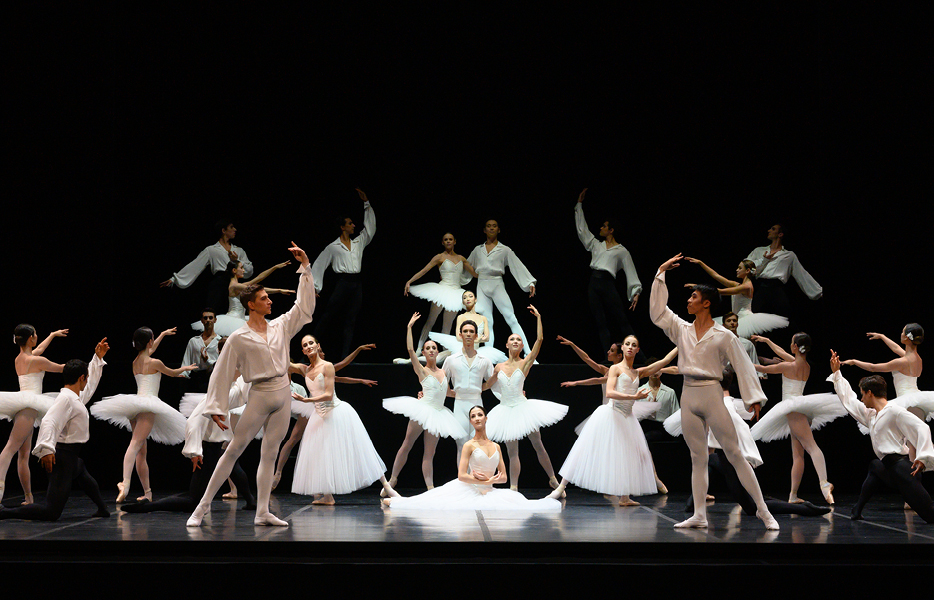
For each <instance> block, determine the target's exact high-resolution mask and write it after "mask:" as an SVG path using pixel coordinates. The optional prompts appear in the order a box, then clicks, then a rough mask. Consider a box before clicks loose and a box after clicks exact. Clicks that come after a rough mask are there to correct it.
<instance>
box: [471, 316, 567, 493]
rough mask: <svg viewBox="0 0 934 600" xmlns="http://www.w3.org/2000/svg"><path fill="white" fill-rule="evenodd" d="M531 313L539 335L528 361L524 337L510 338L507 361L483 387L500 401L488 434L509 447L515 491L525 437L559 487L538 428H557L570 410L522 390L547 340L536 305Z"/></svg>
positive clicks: (495, 370) (492, 414)
mask: <svg viewBox="0 0 934 600" xmlns="http://www.w3.org/2000/svg"><path fill="white" fill-rule="evenodd" d="M529 311H530V312H531V313H532V314H533V315H535V318H536V319H537V320H538V336H537V338H536V339H535V344H533V345H532V351H531V352H529V353H528V354H526V356H525V358H521V357H520V356H521V354H522V350H523V349H524V348H525V344H524V342H523V341H522V336H521V335H519V334H518V333H513V334H512V335H510V336H509V339H508V340H507V341H506V349H507V350H509V358H508V359H507V360H506V362H503V363H500V364H498V365H496V368H494V369H493V376H492V377H490V378H489V379H488V380H487V381H486V383H484V384H483V387H484V388H492V389H493V393H494V394H495V395H496V396H497V397H498V398H499V404H498V405H496V406H495V407H494V408H493V409H492V410H491V411H490V414H489V415H488V421H487V435H489V436H490V439H491V440H493V441H495V442H505V444H506V451H507V452H508V453H509V480H510V481H511V483H510V489H512V490H518V489H519V471H520V469H521V464H520V462H519V440H521V439H522V438H526V437H527V438H528V439H529V441H530V442H532V447H533V448H535V454H536V455H537V456H538V462H539V464H540V465H542V468H543V469H545V474H546V475H548V483H549V485H551V487H553V488H557V487H558V480H557V478H555V469H554V467H552V466H551V459H550V458H549V457H548V452H547V451H546V450H545V445H544V444H542V434H541V433H540V432H539V429H541V428H542V427H548V426H549V425H554V424H555V423H557V422H558V421H560V420H561V419H563V418H564V417H565V416H566V415H567V414H568V407H567V406H565V405H564V404H558V403H557V402H548V401H547V400H529V399H527V398H526V397H525V394H524V393H523V391H522V388H523V387H524V385H525V380H526V378H527V377H528V376H529V371H530V370H531V369H532V365H533V364H534V363H535V358H536V357H537V356H538V353H539V351H540V350H541V349H542V341H543V340H544V333H543V329H542V315H541V314H540V313H539V312H538V310H537V309H536V308H535V307H534V306H529Z"/></svg>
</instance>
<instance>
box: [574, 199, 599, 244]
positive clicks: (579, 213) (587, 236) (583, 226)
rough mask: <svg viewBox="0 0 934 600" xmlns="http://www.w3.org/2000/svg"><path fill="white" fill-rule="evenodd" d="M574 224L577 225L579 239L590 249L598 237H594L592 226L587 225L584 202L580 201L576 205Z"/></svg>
mask: <svg viewBox="0 0 934 600" xmlns="http://www.w3.org/2000/svg"><path fill="white" fill-rule="evenodd" d="M574 224H575V225H576V226H577V237H578V239H580V241H581V243H582V244H583V245H584V248H586V249H587V250H588V251H590V250H591V247H592V246H593V244H595V243H596V241H597V238H595V237H594V235H593V233H591V232H590V228H589V227H587V219H585V218H584V207H583V203H582V202H578V203H577V206H575V207H574Z"/></svg>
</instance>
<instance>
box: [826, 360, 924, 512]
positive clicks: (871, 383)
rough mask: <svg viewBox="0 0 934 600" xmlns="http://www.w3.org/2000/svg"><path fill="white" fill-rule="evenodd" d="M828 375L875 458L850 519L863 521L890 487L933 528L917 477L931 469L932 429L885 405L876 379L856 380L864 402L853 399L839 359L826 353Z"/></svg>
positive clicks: (882, 387)
mask: <svg viewBox="0 0 934 600" xmlns="http://www.w3.org/2000/svg"><path fill="white" fill-rule="evenodd" d="M830 370H831V371H833V373H832V374H831V376H830V380H831V381H833V387H834V390H835V391H836V392H837V396H839V398H840V402H842V403H843V406H844V408H846V411H847V412H848V413H850V415H851V416H852V417H853V418H854V419H856V420H857V421H859V422H860V423H862V424H863V425H865V426H866V427H868V428H869V439H870V440H872V451H873V452H874V453H875V455H876V459H875V460H873V461H872V462H871V463H869V473H868V474H867V475H866V481H864V482H863V487H862V489H861V490H860V493H859V499H858V500H857V501H856V506H854V507H853V512H852V514H851V518H852V519H853V520H859V519H862V518H863V516H862V513H863V507H865V506H866V502H868V501H869V499H870V498H871V497H872V495H873V494H874V493H875V492H876V491H878V490H879V489H880V488H883V487H885V486H889V487H891V488H894V489H895V490H897V491H898V493H899V494H901V496H902V499H903V500H904V501H905V502H906V503H908V506H910V507H911V509H912V510H913V511H915V512H916V513H918V516H920V517H921V518H922V519H924V520H925V521H927V522H928V523H934V501H932V500H931V495H930V494H928V492H927V490H926V489H924V486H923V485H922V484H921V480H920V477H917V475H918V474H919V473H921V472H923V471H924V470H925V469H931V468H934V445H932V443H931V428H930V427H928V425H927V423H925V422H924V421H922V420H921V419H919V418H918V417H916V416H915V415H913V414H912V413H910V412H908V409H906V408H904V407H902V406H899V405H897V404H895V403H894V402H888V400H887V396H888V390H887V385H886V383H885V379H883V378H882V377H880V376H879V375H870V376H868V377H863V378H862V379H861V380H860V381H859V391H860V393H861V394H862V397H861V398H860V399H859V400H857V399H856V394H855V393H854V392H853V390H852V389H851V388H850V384H849V382H847V380H846V379H844V378H843V374H842V373H840V358H839V357H838V356H837V353H836V352H834V351H833V350H831V351H830ZM905 440H907V441H908V442H909V443H910V444H911V445H912V446H914V448H915V450H916V454H915V458H916V460H915V461H914V463H912V462H911V460H909V459H908V448H907V447H906V446H905Z"/></svg>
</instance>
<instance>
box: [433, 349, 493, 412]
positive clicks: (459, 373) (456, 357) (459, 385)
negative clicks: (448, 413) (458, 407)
mask: <svg viewBox="0 0 934 600" xmlns="http://www.w3.org/2000/svg"><path fill="white" fill-rule="evenodd" d="M444 374H445V375H447V377H448V381H449V382H451V387H453V388H454V393H455V400H477V401H478V403H479V400H480V394H481V391H482V387H483V382H484V381H486V380H487V379H489V378H490V377H492V376H493V363H492V362H490V359H488V358H486V357H485V356H482V355H480V354H477V355H476V356H474V358H473V362H472V363H471V364H469V365H468V364H467V356H466V355H465V354H463V353H460V354H452V355H451V356H449V357H448V359H447V360H445V361H444Z"/></svg>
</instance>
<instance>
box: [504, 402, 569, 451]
mask: <svg viewBox="0 0 934 600" xmlns="http://www.w3.org/2000/svg"><path fill="white" fill-rule="evenodd" d="M567 414H568V407H567V406H566V405H564V404H558V403H557V402H549V401H547V400H532V399H527V400H525V401H524V402H520V403H518V404H514V405H510V406H507V405H505V404H502V403H500V404H497V405H496V406H495V407H493V409H492V410H490V413H489V414H488V415H487V421H486V434H487V436H488V437H489V438H490V439H491V440H493V441H494V442H511V441H513V440H521V439H522V438H524V437H525V436H527V435H529V434H530V433H532V432H533V431H538V430H539V429H541V428H542V427H548V426H549V425H554V424H555V423H557V422H558V421H560V420H561V419H563V418H564V417H565V415H567Z"/></svg>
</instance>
